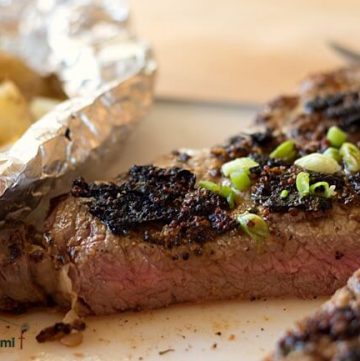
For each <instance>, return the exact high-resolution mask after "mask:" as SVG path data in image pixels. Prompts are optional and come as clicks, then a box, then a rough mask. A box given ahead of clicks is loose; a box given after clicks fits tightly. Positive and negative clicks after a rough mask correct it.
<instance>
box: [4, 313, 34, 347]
mask: <svg viewBox="0 0 360 361" xmlns="http://www.w3.org/2000/svg"><path fill="white" fill-rule="evenodd" d="M0 323H5V324H6V325H7V327H13V328H16V329H17V331H14V333H16V335H14V336H10V337H6V338H2V337H1V335H0V349H4V348H6V349H7V348H9V349H11V348H16V349H20V350H22V349H23V347H24V340H25V336H24V335H25V333H26V332H27V331H28V330H29V325H28V324H27V323H23V324H21V325H19V324H17V323H15V322H11V321H9V320H5V319H3V318H0Z"/></svg>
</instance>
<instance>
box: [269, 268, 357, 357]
mask: <svg viewBox="0 0 360 361" xmlns="http://www.w3.org/2000/svg"><path fill="white" fill-rule="evenodd" d="M359 359H360V271H357V272H355V274H354V275H353V276H352V277H351V278H350V279H349V281H348V283H347V286H345V287H344V288H342V289H340V290H338V291H337V292H336V293H335V295H334V296H333V297H332V298H331V299H330V300H329V301H328V302H326V303H325V304H324V305H323V306H322V307H321V309H320V310H319V311H317V312H316V313H315V314H314V315H313V316H310V317H308V318H306V319H304V320H303V321H301V322H299V323H298V324H297V325H296V327H295V328H294V329H293V330H291V331H288V332H287V333H286V334H285V335H284V336H283V337H282V338H281V340H280V341H279V342H278V344H277V347H276V351H275V353H274V354H273V355H272V356H271V357H269V358H267V359H266V360H267V361H280V360H283V361H285V360H288V361H290V360H291V361H295V360H299V361H300V360H301V361H356V360H359Z"/></svg>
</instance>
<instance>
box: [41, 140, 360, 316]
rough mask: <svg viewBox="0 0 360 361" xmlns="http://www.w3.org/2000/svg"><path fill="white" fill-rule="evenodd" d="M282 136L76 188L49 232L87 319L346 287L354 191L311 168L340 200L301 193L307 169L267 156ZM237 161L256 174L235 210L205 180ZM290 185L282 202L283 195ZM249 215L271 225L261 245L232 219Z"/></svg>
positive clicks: (343, 179)
mask: <svg viewBox="0 0 360 361" xmlns="http://www.w3.org/2000/svg"><path fill="white" fill-rule="evenodd" d="M282 140H283V136H282V135H280V136H277V135H274V134H272V133H262V134H255V135H252V136H242V137H237V138H236V139H233V140H231V142H230V143H229V144H226V145H225V146H223V147H216V148H213V149H212V150H203V151H198V152H195V151H188V152H186V155H187V156H185V155H184V153H182V152H180V153H179V152H178V153H175V154H173V155H171V156H168V157H165V158H164V159H162V160H161V162H159V163H157V164H156V165H154V166H134V167H133V168H131V169H130V171H129V172H128V174H126V175H125V176H123V177H120V178H119V179H118V180H116V181H115V182H113V183H95V184H88V183H86V182H85V181H83V180H78V181H76V182H74V187H73V191H72V194H71V195H68V196H65V197H63V198H62V199H59V200H58V202H57V204H56V206H55V207H54V209H53V210H52V212H51V214H50V216H49V218H48V220H47V225H46V229H47V237H48V239H49V241H50V244H51V245H52V246H51V252H52V255H53V257H54V259H58V260H59V261H58V266H59V267H60V266H61V265H62V264H67V265H70V268H69V273H68V274H69V277H70V279H71V281H72V285H73V291H74V292H75V293H76V294H77V297H78V306H79V307H80V312H82V313H94V314H108V313H112V312H116V311H123V310H128V309H144V308H156V307H163V306H166V305H169V304H171V303H178V302H201V301H205V300H215V299H229V298H234V297H243V298H253V297H276V296H285V295H295V296H299V297H304V298H306V297H314V296H318V295H329V294H332V293H333V292H334V291H335V290H336V289H337V288H339V287H341V286H343V285H344V284H345V282H346V280H347V279H348V277H349V276H350V275H351V274H352V273H353V272H354V271H355V270H356V269H357V268H359V267H360V247H359V242H360V226H359V220H360V218H359V217H360V207H359V206H358V195H357V193H356V192H355V190H354V187H353V185H352V184H353V183H351V181H350V180H349V179H348V177H347V176H346V175H344V174H343V173H341V174H337V175H324V174H316V173H312V172H310V173H311V179H312V180H313V181H319V180H323V181H328V182H329V183H330V184H333V185H336V190H337V191H338V193H337V195H336V196H334V197H333V198H331V199H328V198H322V197H320V196H317V195H311V196H308V197H304V198H302V197H300V196H299V194H298V191H297V190H296V186H295V178H296V174H297V173H298V172H299V171H300V170H299V169H297V168H296V167H294V166H293V165H292V164H291V163H282V162H281V161H279V160H274V159H270V158H269V157H268V151H269V149H273V147H274V146H276V144H278V143H279V142H280V141H282ZM260 143H261V144H260ZM321 144H322V142H319V143H318V147H321ZM302 151H303V150H301V146H300V145H299V152H302ZM239 156H251V157H252V158H253V159H256V160H257V161H258V162H259V164H260V166H259V167H256V168H253V169H252V170H251V178H252V183H253V185H252V187H251V189H250V191H248V192H246V193H243V194H242V195H241V197H240V201H239V203H238V204H237V206H236V207H235V208H234V209H230V208H229V206H228V204H227V203H226V201H225V199H224V198H223V197H221V196H219V195H217V194H215V193H213V192H211V191H208V190H204V189H200V188H199V187H198V181H199V180H203V179H207V180H211V181H213V182H216V183H220V180H221V176H220V174H219V173H220V172H219V167H220V166H221V165H222V164H223V163H224V159H226V160H228V159H231V158H234V157H239ZM355 183H356V182H355ZM284 186H285V187H286V188H287V189H288V191H289V196H288V197H287V199H285V200H284V199H282V198H280V197H279V194H280V191H281V189H283V187H284ZM245 211H251V212H252V213H257V214H258V215H260V216H262V217H263V218H264V219H266V221H267V223H268V225H269V227H270V234H269V236H268V237H267V238H266V239H263V240H254V239H252V238H250V237H249V236H248V235H247V234H246V233H245V232H243V231H242V230H241V229H240V227H239V226H238V224H237V222H236V221H235V219H236V216H237V215H238V214H242V213H243V212H245Z"/></svg>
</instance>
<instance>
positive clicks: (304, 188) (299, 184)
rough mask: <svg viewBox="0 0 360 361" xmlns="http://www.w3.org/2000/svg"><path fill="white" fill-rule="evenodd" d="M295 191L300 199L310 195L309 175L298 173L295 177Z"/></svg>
mask: <svg viewBox="0 0 360 361" xmlns="http://www.w3.org/2000/svg"><path fill="white" fill-rule="evenodd" d="M296 189H297V190H298V192H299V194H300V197H305V196H307V195H308V194H309V193H310V175H309V173H306V172H300V173H299V174H298V175H297V176H296Z"/></svg>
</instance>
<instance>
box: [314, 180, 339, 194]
mask: <svg viewBox="0 0 360 361" xmlns="http://www.w3.org/2000/svg"><path fill="white" fill-rule="evenodd" d="M310 193H311V194H315V195H318V196H320V197H324V198H330V197H333V196H334V195H335V186H329V183H328V182H317V183H315V184H312V185H311V186H310Z"/></svg>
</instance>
